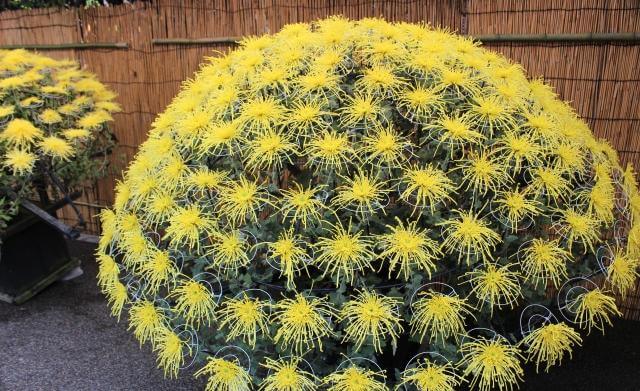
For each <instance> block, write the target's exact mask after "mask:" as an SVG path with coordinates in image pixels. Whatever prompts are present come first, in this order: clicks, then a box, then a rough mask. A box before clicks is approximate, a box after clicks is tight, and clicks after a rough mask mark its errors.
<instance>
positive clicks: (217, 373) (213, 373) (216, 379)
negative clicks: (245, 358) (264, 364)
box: [194, 357, 252, 391]
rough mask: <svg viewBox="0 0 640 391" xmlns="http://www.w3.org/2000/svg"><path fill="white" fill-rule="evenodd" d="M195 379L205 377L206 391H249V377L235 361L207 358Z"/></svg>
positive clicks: (250, 387)
mask: <svg viewBox="0 0 640 391" xmlns="http://www.w3.org/2000/svg"><path fill="white" fill-rule="evenodd" d="M194 376H195V377H200V376H207V385H206V386H205V390H206V391H251V389H252V386H251V384H252V382H251V375H249V372H247V370H246V369H244V368H243V367H242V366H240V363H239V362H238V360H237V359H233V360H228V359H225V358H217V357H214V358H211V357H210V358H209V359H208V361H207V363H206V364H205V365H204V367H202V368H200V369H199V370H198V371H197V372H196V373H195V374H194Z"/></svg>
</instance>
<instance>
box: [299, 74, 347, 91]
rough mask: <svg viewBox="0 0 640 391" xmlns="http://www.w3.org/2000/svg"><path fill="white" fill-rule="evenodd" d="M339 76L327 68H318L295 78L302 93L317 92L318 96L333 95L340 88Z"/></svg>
mask: <svg viewBox="0 0 640 391" xmlns="http://www.w3.org/2000/svg"><path fill="white" fill-rule="evenodd" d="M339 82H340V78H339V77H338V75H336V74H334V73H333V72H331V70H330V69H327V68H318V69H316V70H313V71H312V72H309V73H307V74H305V75H302V76H299V77H298V78H297V84H298V86H299V87H300V92H301V94H302V95H308V94H319V95H320V96H323V97H327V96H335V95H337V94H338V91H339V90H340V88H339V87H338V83H339Z"/></svg>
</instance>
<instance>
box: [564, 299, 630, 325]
mask: <svg viewBox="0 0 640 391" xmlns="http://www.w3.org/2000/svg"><path fill="white" fill-rule="evenodd" d="M566 308H567V309H568V310H569V311H571V312H573V313H575V314H576V320H575V321H576V323H577V324H578V325H579V326H580V328H582V329H587V334H590V333H591V328H592V327H595V328H596V329H598V330H601V331H602V333H603V334H604V325H605V324H608V325H611V316H612V315H616V316H622V313H621V312H620V311H618V307H617V306H616V299H615V298H614V297H612V296H608V295H607V294H605V292H603V291H602V290H600V288H595V289H593V290H591V291H588V292H584V293H581V294H580V295H578V296H577V297H576V298H574V299H572V300H570V301H569V302H567V304H566Z"/></svg>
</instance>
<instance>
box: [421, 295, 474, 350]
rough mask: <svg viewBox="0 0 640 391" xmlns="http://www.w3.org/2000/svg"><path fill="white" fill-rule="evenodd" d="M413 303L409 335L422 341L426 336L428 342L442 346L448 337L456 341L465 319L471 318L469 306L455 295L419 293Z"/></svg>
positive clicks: (463, 327) (462, 330)
mask: <svg viewBox="0 0 640 391" xmlns="http://www.w3.org/2000/svg"><path fill="white" fill-rule="evenodd" d="M418 295H419V297H418V298H417V300H415V301H414V303H413V306H412V310H413V316H412V317H411V334H413V335H416V336H418V337H419V338H420V341H423V340H424V339H425V337H426V336H427V334H428V335H429V342H432V341H433V340H435V341H436V342H440V343H442V344H444V343H445V341H446V340H448V339H449V338H450V337H454V338H455V339H456V340H458V337H459V335H460V334H462V333H463V332H464V330H465V318H466V317H467V316H471V315H472V313H471V311H470V310H471V306H469V305H468V304H467V303H466V302H465V300H464V299H462V298H460V297H458V296H457V295H446V294H444V293H440V292H432V291H430V292H419V293H418Z"/></svg>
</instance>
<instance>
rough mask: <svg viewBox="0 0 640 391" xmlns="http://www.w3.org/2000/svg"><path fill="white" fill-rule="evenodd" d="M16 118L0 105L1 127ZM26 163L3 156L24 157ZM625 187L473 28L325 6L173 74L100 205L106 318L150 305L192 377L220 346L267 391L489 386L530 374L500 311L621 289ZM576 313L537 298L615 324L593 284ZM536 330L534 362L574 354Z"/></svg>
mask: <svg viewBox="0 0 640 391" xmlns="http://www.w3.org/2000/svg"><path fill="white" fill-rule="evenodd" d="M38 77H39V76H38V75H37V74H30V75H29V76H28V77H26V78H21V79H19V80H12V81H10V82H8V84H7V85H12V86H14V85H23V84H29V83H33V82H34V80H37V79H38ZM86 87H91V86H90V83H84V84H83V88H86ZM11 88H13V87H11ZM49 93H51V94H55V93H56V91H55V89H51V90H49ZM44 102H45V99H42V100H40V101H38V100H33V99H31V100H28V101H25V102H24V104H25V105H26V106H27V107H39V106H38V105H42V104H43V103H44ZM89 106H92V101H91V100H90V99H77V100H73V101H71V102H68V103H66V104H65V105H64V107H60V108H59V109H58V110H57V111H58V113H60V114H61V116H62V117H63V119H64V118H66V117H65V116H67V114H65V113H73V112H82V110H83V108H85V107H89ZM0 107H1V106H0ZM20 110H23V108H22V107H18V106H15V107H14V109H13V110H3V109H0V115H2V114H3V113H4V116H1V117H0V123H2V124H4V123H8V122H10V121H11V120H13V119H15V118H14V116H15V115H16V114H15V113H16V112H18V111H20ZM105 111H108V105H105V104H101V105H100V106H96V107H93V106H92V107H91V108H90V109H87V112H84V113H83V121H76V122H75V123H73V124H72V127H69V128H68V129H84V130H90V129H91V128H90V127H91V125H92V122H93V121H95V120H96V119H100V118H103V117H105V114H104V112H105ZM73 115H75V114H73ZM52 118H53V117H52ZM30 122H31V123H32V125H33V126H34V127H36V128H37V129H40V130H41V132H42V134H39V133H38V132H37V131H36V132H35V134H32V135H31V136H29V137H30V139H31V141H24V142H22V143H20V144H18V143H14V144H11V149H16V148H18V149H20V150H23V149H24V148H26V147H27V146H38V145H40V142H41V140H42V139H43V138H44V137H49V136H56V137H60V138H63V139H64V140H65V141H66V142H67V143H69V144H70V145H74V146H75V145H76V143H84V142H85V141H84V140H85V138H84V137H85V135H84V134H82V133H81V132H76V131H69V132H67V133H63V134H62V135H57V134H55V135H50V134H48V133H47V129H48V127H49V126H53V125H47V124H44V123H43V122H42V121H41V120H40V119H39V118H34V119H33V120H32V121H31V120H30ZM0 126H1V125H0ZM0 130H1V129H0ZM29 137H28V138H29ZM16 140H18V139H16ZM5 143H8V141H6V142H5ZM0 144H2V143H0ZM27 152H30V151H27ZM73 156H76V155H75V154H73V155H72V157H73ZM71 159H72V158H70V160H71ZM19 160H20V159H17V160H15V161H14V163H13V165H14V169H18V165H19V164H22V165H23V166H24V167H28V166H29V164H30V163H29V161H28V159H24V160H23V161H22V162H21V161H19ZM3 162H6V163H5V166H7V167H8V168H7V169H11V167H10V164H9V162H8V161H7V160H6V159H3ZM637 187H638V185H637V180H636V179H635V174H634V172H633V170H632V169H630V168H624V169H623V168H622V167H621V166H620V163H619V161H618V158H617V156H616V152H615V150H614V149H613V148H612V147H611V146H610V145H608V144H607V143H606V142H605V141H603V140H598V139H596V138H595V137H594V135H593V134H592V133H591V131H590V130H589V128H588V126H587V124H586V123H585V122H584V121H583V120H581V119H580V118H579V117H578V115H577V114H576V113H575V112H574V110H573V109H571V107H570V106H569V105H568V104H567V103H564V102H562V101H561V99H560V98H559V97H558V96H556V94H555V93H554V92H553V90H552V89H551V88H550V87H548V86H546V85H545V84H544V82H543V81H542V80H539V79H536V80H529V79H527V77H526V75H525V74H524V72H523V69H522V67H521V66H519V65H517V64H514V63H512V62H511V61H509V60H507V59H505V58H504V57H502V56H501V55H499V54H497V53H493V52H490V51H487V50H485V49H483V48H482V47H481V45H480V44H479V43H478V42H475V41H474V40H473V39H472V38H471V37H458V36H455V35H453V34H451V33H449V32H447V31H443V30H439V29H432V28H430V27H428V26H425V25H421V24H409V23H387V22H385V21H383V20H380V19H374V18H369V19H363V20H361V21H357V22H354V21H350V20H347V19H345V18H341V17H331V18H327V19H325V20H319V21H316V22H313V23H310V24H307V23H298V24H295V25H289V26H285V27H284V28H283V29H282V31H280V32H278V33H276V34H271V35H269V34H266V35H262V36H255V37H247V38H244V39H242V40H240V41H239V43H238V47H237V48H236V49H235V50H231V51H229V52H228V53H227V54H225V55H220V56H216V57H211V58H208V59H207V63H206V64H205V65H204V66H202V67H201V69H200V70H199V71H198V73H197V74H196V75H195V77H193V78H192V79H191V80H189V81H188V82H187V83H185V84H184V85H183V89H182V91H181V92H180V93H179V94H178V96H177V97H176V99H175V100H174V101H173V102H172V103H171V104H170V105H169V106H168V107H167V109H166V111H165V112H164V113H162V114H160V115H159V116H158V118H157V119H156V120H155V121H154V122H153V125H152V130H151V131H150V134H149V138H148V140H147V141H146V142H145V143H143V144H142V145H141V146H140V149H139V152H138V154H137V155H136V157H135V159H134V161H133V162H132V163H131V166H130V168H129V169H128V170H127V171H126V172H125V175H124V178H123V180H122V181H121V182H119V183H118V184H117V186H116V194H115V199H114V208H113V212H105V213H103V214H102V217H103V224H104V227H105V233H104V235H103V237H102V239H101V240H100V245H99V256H100V259H103V261H101V266H100V274H99V283H100V286H101V289H103V290H105V291H107V292H110V293H111V295H112V296H113V293H116V291H115V288H114V287H116V286H118V289H120V290H119V291H118V293H119V295H118V296H117V297H118V300H113V299H112V303H113V304H114V307H115V309H114V313H115V314H118V313H119V312H120V311H121V309H122V308H129V306H133V305H134V304H135V303H138V302H139V301H141V300H143V301H146V302H149V303H154V305H155V306H157V307H159V308H162V309H163V310H162V313H163V314H164V315H165V319H164V320H163V321H164V322H165V327H166V328H169V329H170V330H181V332H182V334H181V337H182V336H186V335H193V336H195V337H197V343H198V353H197V354H196V351H195V350H196V349H195V339H193V340H192V342H191V343H192V344H194V347H193V354H196V355H195V357H193V356H192V357H189V360H193V362H194V365H195V366H199V367H202V366H203V365H206V362H205V361H204V353H206V352H218V351H220V349H222V348H224V347H225V346H227V345H232V346H236V348H238V349H241V350H243V351H245V353H246V355H247V356H248V359H249V360H250V361H251V366H250V367H251V368H250V369H249V367H247V371H249V372H250V374H251V376H252V377H253V379H252V381H253V382H254V384H255V385H256V386H257V385H258V384H260V385H261V387H263V389H267V390H279V389H284V390H289V391H291V390H290V389H303V390H306V389H309V390H311V389H314V387H315V386H317V387H325V386H326V387H325V388H329V389H331V390H340V391H348V390H362V391H364V390H367V391H368V390H382V389H386V388H387V387H389V388H393V387H397V386H398V385H399V384H402V386H407V387H414V386H416V387H423V388H424V387H427V388H436V389H438V390H441V389H444V390H447V389H450V388H451V387H455V386H456V385H458V383H457V382H456V381H454V380H459V379H458V378H455V376H454V374H453V373H452V372H450V371H448V368H450V365H449V366H447V365H446V363H447V362H450V363H451V365H454V366H456V365H457V362H458V361H459V360H460V357H461V356H464V357H465V358H464V359H463V365H462V366H461V368H463V367H464V368H465V369H466V370H467V373H466V375H465V376H466V377H468V378H469V380H470V381H472V386H473V387H472V388H475V389H478V388H480V389H481V390H482V391H484V390H486V389H488V388H490V387H491V386H495V387H496V388H502V390H503V391H504V390H508V389H509V388H510V387H512V386H513V385H514V383H515V382H516V381H518V380H519V379H520V377H521V371H520V357H519V356H517V350H516V348H515V347H514V346H523V345H520V344H519V341H517V340H516V339H517V338H518V337H520V336H521V333H520V332H519V330H516V329H515V327H514V326H512V325H513V324H514V323H517V322H514V321H513V320H515V319H519V316H520V315H522V323H523V324H531V325H539V323H538V322H539V321H540V320H541V319H539V318H536V317H533V318H532V317H530V316H529V317H527V312H526V311H525V312H524V313H523V311H524V310H525V308H527V307H528V306H529V305H531V304H534V305H544V304H545V303H550V302H561V303H563V302H562V297H560V300H558V299H559V298H558V297H557V296H556V295H557V294H558V293H557V292H556V290H560V291H562V292H561V293H564V291H566V289H564V288H563V286H568V284H567V285H565V284H566V282H567V281H573V280H574V279H577V278H579V277H582V278H584V277H585V276H594V278H593V283H594V284H596V285H598V286H599V287H600V289H604V287H605V286H606V287H607V289H612V290H613V291H614V292H616V293H624V292H628V291H630V289H631V287H632V283H633V281H634V280H635V278H636V273H637V266H638V265H637V263H636V262H635V261H631V260H635V259H638V257H639V256H640V195H639V193H638V190H637ZM627 228H629V229H628V230H627ZM613 231H615V232H613ZM608 242H610V243H608ZM607 246H610V247H607ZM606 248H616V249H619V250H620V252H621V254H622V256H617V257H615V258H616V259H615V260H614V259H613V257H610V256H607V255H606V254H604V253H603V249H606ZM107 257H109V258H107ZM610 258H611V259H610ZM612 261H613V262H612ZM605 273H606V274H607V276H606V277H607V278H602V277H604V276H599V275H598V274H605ZM191 281H193V282H195V284H200V285H199V286H200V288H206V291H205V290H201V289H199V288H198V289H195V288H197V287H198V285H194V286H193V287H192V288H194V289H193V291H191V290H189V289H187V287H186V286H185V284H187V283H188V282H191ZM435 282H438V283H440V284H441V285H439V286H443V287H447V286H448V287H449V288H451V289H450V290H448V291H447V292H444V293H442V292H438V291H434V290H433V287H434V286H437V285H434V283H435ZM118 284H123V285H122V287H120V286H119V285H118ZM218 287H219V288H220V292H221V297H218V296H217V289H218ZM594 287H595V286H593V287H592V288H594ZM122 288H124V289H122ZM549 288H551V289H549ZM561 288H562V289H561ZM210 291H215V293H214V292H210ZM242 292H261V293H260V294H261V296H260V298H259V299H258V298H257V297H255V296H254V295H251V294H249V293H247V297H245V296H243V293H242ZM422 292H428V293H422ZM571 293H574V294H575V293H579V291H576V290H571ZM214 294H215V296H214ZM267 297H270V298H271V299H269V300H267ZM569 298H575V297H569ZM122 299H125V300H124V301H123V300H122ZM218 300H219V301H220V303H219V304H220V305H219V306H218V305H217V302H218ZM267 302H269V305H268V306H267ZM579 303H581V304H583V306H582V307H583V308H581V309H580V311H578V304H579ZM263 304H264V306H263ZM567 304H569V308H567V305H566V304H563V305H562V306H561V307H560V308H559V309H556V308H550V311H551V312H552V313H553V314H554V315H555V318H556V319H559V316H560V312H562V314H563V315H564V316H565V317H567V318H568V319H571V320H572V321H574V323H575V325H574V324H571V325H569V326H570V327H574V328H576V329H577V328H580V327H585V326H586V327H589V324H592V323H593V324H594V325H598V326H601V323H606V320H607V319H609V318H610V317H611V316H613V314H614V313H615V314H617V312H615V311H613V310H612V307H611V306H610V305H609V304H610V303H609V300H608V299H606V300H605V299H603V298H602V297H592V298H591V299H589V300H586V299H585V300H580V301H576V302H575V303H573V305H572V304H571V303H567ZM574 307H575V308H574ZM536 308H539V307H536ZM207 313H210V315H207ZM214 314H215V315H216V316H215V317H214V316H213V315H214ZM265 316H266V317H267V320H266V321H265V320H264V319H265ZM552 318H553V317H550V318H549V319H552ZM490 325H500V326H501V327H504V328H505V329H504V330H502V329H501V333H503V334H505V335H509V337H510V338H513V340H510V342H511V343H512V344H513V345H507V344H506V341H504V340H499V341H489V340H486V341H480V342H478V341H476V342H477V344H476V345H466V346H465V347H464V348H463V347H462V346H461V345H462V344H465V342H468V340H467V338H466V337H462V336H463V335H464V334H465V333H466V330H470V329H473V328H477V327H491V326H490ZM221 327H222V329H221ZM220 330H222V331H220ZM545 330H548V329H545ZM141 331H142V330H141ZM539 333H542V331H540V332H539ZM563 335H564V334H563ZM538 337H540V335H538ZM153 338H154V339H152V343H153V344H155V346H156V351H158V352H160V351H159V350H158V338H159V335H155V336H154V337H153ZM531 338H533V337H531ZM150 339H151V338H150ZM154 340H155V342H153V341H154ZM537 340H538V341H543V340H544V338H543V339H537ZM185 341H186V339H185ZM547 342H548V341H547V340H544V341H543V342H539V344H538V345H535V344H533V342H532V343H530V344H529V345H528V346H530V347H531V346H534V347H535V349H537V350H536V351H535V352H533V351H532V352H527V354H533V353H535V354H541V355H543V356H544V357H543V358H544V359H547V361H548V362H553V361H554V357H557V358H558V360H556V361H555V362H556V363H558V362H559V358H560V355H561V352H565V354H564V356H565V357H566V356H567V354H566V349H564V348H565V346H566V344H559V345H553V346H550V347H548V348H546V347H545V348H544V349H547V350H544V349H543V348H542V347H543V345H544V346H546V344H547ZM185 346H187V345H185ZM189 346H190V345H189ZM472 346H473V348H472V349H470V348H471V347H472ZM538 347H540V349H538ZM532 349H534V348H532ZM554 349H555V350H554ZM183 352H184V354H185V360H186V355H187V354H189V351H188V350H187V349H185V350H183ZM427 352H430V353H433V354H435V355H436V356H437V355H440V356H442V360H439V361H437V367H436V364H435V363H434V364H433V365H432V366H428V365H426V364H424V365H421V366H420V365H418V366H415V367H414V366H413V365H414V362H413V361H411V360H412V359H411V357H412V356H413V355H414V354H416V353H418V354H420V353H427ZM544 352H548V355H547V353H544ZM552 352H555V353H552ZM214 354H215V353H214ZM535 354H534V355H533V356H530V358H531V359H532V360H533V359H536V357H538V356H536V355H535ZM553 354H555V356H554V355H553ZM165 356H166V355H165ZM243 356H244V354H243ZM175 357H177V356H175ZM420 357H422V356H420ZM540 357H542V356H540ZM227 358H228V357H227ZM245 358H247V357H245ZM298 359H303V360H304V361H297V360H298ZM356 359H359V360H361V361H356ZM242 360H244V358H243V359H242ZM368 360H369V361H368ZM243 362H244V361H243ZM276 362H277V363H278V364H276ZM340 362H345V364H346V363H355V362H357V363H358V365H360V367H358V368H355V367H353V366H352V367H351V368H346V367H343V366H340V364H339V363H340ZM363 362H364V363H367V364H366V365H364V366H362V365H361V364H362V363H363ZM541 362H542V361H541ZM307 364H308V365H307ZM376 365H377V366H379V367H380V368H381V369H384V373H385V374H386V376H387V377H386V378H384V377H382V376H379V375H378V374H377V372H378V369H374V370H373V371H371V369H372V368H375V366H376ZM308 366H311V368H308ZM407 367H408V368H414V369H415V370H411V371H409V372H406V373H405V374H404V376H403V375H402V374H403V372H404V370H405V369H406V368H407ZM256 368H259V369H256ZM470 368H471V369H470ZM302 371H305V372H308V373H309V374H317V375H318V376H319V377H324V379H325V381H324V384H317V385H315V384H314V385H312V383H313V382H314V381H315V379H314V378H313V376H308V375H306V374H304V373H302ZM367 371H369V372H367ZM327 374H329V375H327ZM449 375H450V376H449ZM301 376H302V377H301ZM303 378H305V379H307V380H309V381H310V383H309V382H305V380H304V379H303ZM471 378H473V379H475V380H471ZM217 379H219V378H217ZM403 382H404V383H403ZM216 384H223V383H216ZM402 386H401V387H402ZM216 387H218V386H216ZM220 387H223V385H220Z"/></svg>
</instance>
